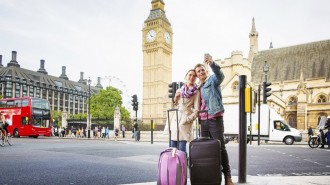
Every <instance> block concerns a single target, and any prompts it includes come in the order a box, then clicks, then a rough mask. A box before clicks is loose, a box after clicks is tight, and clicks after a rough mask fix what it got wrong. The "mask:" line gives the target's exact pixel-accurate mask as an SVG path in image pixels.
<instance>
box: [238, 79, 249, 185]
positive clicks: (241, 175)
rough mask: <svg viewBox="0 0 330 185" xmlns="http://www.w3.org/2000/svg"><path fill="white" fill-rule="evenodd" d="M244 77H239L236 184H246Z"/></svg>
mask: <svg viewBox="0 0 330 185" xmlns="http://www.w3.org/2000/svg"><path fill="white" fill-rule="evenodd" d="M245 85H246V75H240V76H239V157H238V159H239V163H238V182H239V183H246V149H247V146H246V143H247V129H246V127H247V122H246V112H245Z"/></svg>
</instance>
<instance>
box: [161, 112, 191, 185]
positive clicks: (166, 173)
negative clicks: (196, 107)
mask: <svg viewBox="0 0 330 185" xmlns="http://www.w3.org/2000/svg"><path fill="white" fill-rule="evenodd" d="M171 111H175V112H176V116H178V109H170V110H168V117H169V112H171ZM177 120H178V119H177ZM168 124H169V125H170V117H169V119H168ZM177 126H179V125H178V123H177ZM177 130H179V129H177ZM169 131H170V137H169V138H170V139H171V129H170V127H169ZM177 137H178V138H179V132H177ZM178 140H179V139H178ZM186 184H187V156H186V153H185V152H182V151H180V150H178V149H176V148H172V147H170V148H167V149H165V150H164V151H162V152H161V153H160V157H159V161H158V180H157V185H186Z"/></svg>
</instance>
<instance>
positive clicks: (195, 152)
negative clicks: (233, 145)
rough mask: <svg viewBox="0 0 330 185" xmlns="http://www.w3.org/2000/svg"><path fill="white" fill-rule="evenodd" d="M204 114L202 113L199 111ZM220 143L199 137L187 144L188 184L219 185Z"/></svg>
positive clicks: (220, 178)
mask: <svg viewBox="0 0 330 185" xmlns="http://www.w3.org/2000/svg"><path fill="white" fill-rule="evenodd" d="M201 112H204V111H201ZM220 146H221V144H220V141H219V140H217V139H212V138H206V137H200V138H197V139H194V140H192V141H191V142H190V143H189V167H190V182H191V184H192V185H206V184H208V185H211V184H212V185H216V184H218V185H220V184H221V180H222V173H221V155H220V154H221V153H220Z"/></svg>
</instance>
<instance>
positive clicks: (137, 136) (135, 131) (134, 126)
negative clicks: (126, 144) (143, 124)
mask: <svg viewBox="0 0 330 185" xmlns="http://www.w3.org/2000/svg"><path fill="white" fill-rule="evenodd" d="M133 131H134V132H133V133H134V140H135V141H139V135H138V134H139V128H138V123H137V122H136V121H135V122H134V125H133Z"/></svg>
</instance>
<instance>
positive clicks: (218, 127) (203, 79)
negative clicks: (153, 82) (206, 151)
mask: <svg viewBox="0 0 330 185" xmlns="http://www.w3.org/2000/svg"><path fill="white" fill-rule="evenodd" d="M204 63H206V64H207V65H209V66H210V68H211V69H212V71H213V73H214V74H213V75H211V76H208V72H207V70H206V67H205V66H204V65H203V64H197V65H196V66H195V68H194V69H195V71H196V73H197V77H198V79H199V81H200V93H201V105H200V110H208V115H207V114H206V113H201V114H200V119H201V134H202V137H211V138H214V139H218V140H220V143H221V165H222V172H223V174H224V176H225V185H234V183H233V182H232V180H231V170H230V165H229V158H228V153H227V150H226V146H225V141H224V133H223V132H224V125H223V113H224V108H223V104H222V95H221V87H220V85H221V83H222V81H223V80H224V78H225V76H224V74H223V72H222V71H221V69H220V66H218V65H217V64H216V63H215V62H213V60H212V56H211V55H209V54H205V56H204ZM207 117H208V120H207Z"/></svg>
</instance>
